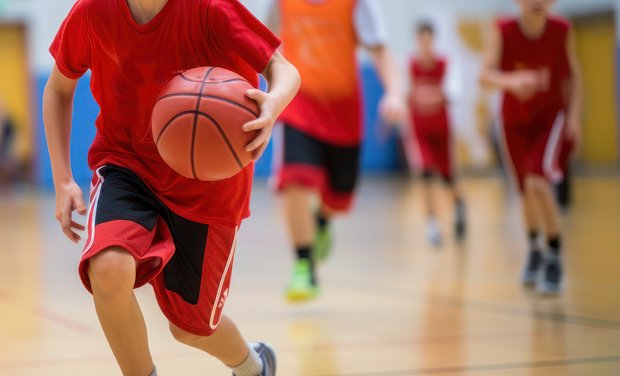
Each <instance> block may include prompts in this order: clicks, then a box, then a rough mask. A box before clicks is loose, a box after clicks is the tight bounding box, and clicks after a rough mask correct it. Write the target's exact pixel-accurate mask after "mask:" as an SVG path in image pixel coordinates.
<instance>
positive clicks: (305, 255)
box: [296, 246, 316, 284]
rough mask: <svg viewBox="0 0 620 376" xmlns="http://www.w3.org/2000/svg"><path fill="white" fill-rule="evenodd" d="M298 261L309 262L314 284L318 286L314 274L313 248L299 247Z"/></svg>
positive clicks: (297, 250)
mask: <svg viewBox="0 0 620 376" xmlns="http://www.w3.org/2000/svg"><path fill="white" fill-rule="evenodd" d="M296 252H297V260H307V261H308V264H310V274H311V275H312V283H315V284H316V274H315V273H314V257H313V254H312V247H311V246H304V247H297V249H296Z"/></svg>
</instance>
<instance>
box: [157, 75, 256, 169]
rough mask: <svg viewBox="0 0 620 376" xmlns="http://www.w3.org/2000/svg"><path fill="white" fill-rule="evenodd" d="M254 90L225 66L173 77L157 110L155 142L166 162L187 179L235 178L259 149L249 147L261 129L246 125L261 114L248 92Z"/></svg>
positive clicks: (159, 101) (158, 103) (162, 94)
mask: <svg viewBox="0 0 620 376" xmlns="http://www.w3.org/2000/svg"><path fill="white" fill-rule="evenodd" d="M252 88H254V87H253V86H252V85H251V84H250V83H249V82H248V81H247V80H246V79H244V78H243V77H241V76H240V75H238V74H236V73H234V72H231V71H229V70H227V69H224V68H216V67H200V68H194V69H190V70H188V71H185V72H183V73H181V74H178V75H177V76H175V77H174V78H173V79H172V80H171V81H170V82H169V83H168V85H167V86H166V87H165V88H164V90H163V91H162V93H161V94H160V96H159V98H158V99H157V103H156V104H155V107H154V108H153V114H152V119H151V124H152V131H153V140H154V141H155V144H156V145H157V150H158V151H159V154H160V155H161V157H162V158H163V160H164V161H165V162H166V163H167V164H168V165H169V166H170V167H171V168H172V169H173V170H175V171H176V172H178V173H179V174H181V175H182V176H185V177H187V178H192V179H198V180H203V181H215V180H222V179H227V178H230V177H232V176H233V175H235V174H237V173H238V172H239V171H241V170H242V169H243V168H244V167H245V166H247V165H248V164H249V163H250V162H251V161H252V160H253V159H254V158H255V157H256V153H255V152H247V151H245V146H246V145H247V144H248V143H250V141H252V140H253V139H254V138H255V137H256V136H257V133H258V132H257V131H253V132H244V131H243V130H242V126H243V124H245V123H247V122H248V121H251V120H254V119H256V118H257V117H258V115H259V110H258V107H257V105H256V102H254V101H253V100H251V99H250V98H248V97H247V96H246V94H245V93H246V91H247V90H248V89H252Z"/></svg>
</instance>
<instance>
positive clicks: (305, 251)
mask: <svg viewBox="0 0 620 376" xmlns="http://www.w3.org/2000/svg"><path fill="white" fill-rule="evenodd" d="M296 252H297V260H304V259H305V260H308V261H310V263H312V262H313V261H314V260H313V259H312V247H297V249H296Z"/></svg>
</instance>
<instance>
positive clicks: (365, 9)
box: [354, 0, 387, 47]
mask: <svg viewBox="0 0 620 376" xmlns="http://www.w3.org/2000/svg"><path fill="white" fill-rule="evenodd" d="M354 22H355V31H356V33H357V39H358V40H359V42H360V44H362V45H363V46H365V47H377V46H383V45H385V44H386V43H387V29H386V27H385V23H384V22H383V17H382V15H381V10H380V9H379V4H378V2H377V1H376V0H358V1H357V4H356V6H355V15H354Z"/></svg>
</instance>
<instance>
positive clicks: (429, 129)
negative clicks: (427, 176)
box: [412, 112, 453, 181]
mask: <svg viewBox="0 0 620 376" xmlns="http://www.w3.org/2000/svg"><path fill="white" fill-rule="evenodd" d="M412 125H413V135H414V140H413V141H412V142H413V145H412V146H413V150H414V155H415V156H414V159H415V160H416V163H415V164H416V165H417V166H418V167H419V168H420V169H421V170H422V171H423V172H431V171H432V172H437V173H439V174H441V176H442V177H443V178H444V179H445V180H446V181H451V180H452V175H453V174H452V171H453V163H452V145H451V137H450V125H449V123H448V115H447V114H446V113H445V112H442V113H440V114H436V115H428V116H415V115H414V116H413V117H412Z"/></svg>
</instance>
